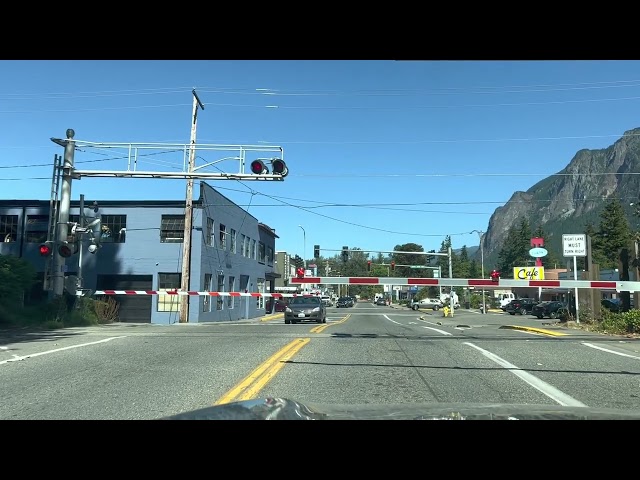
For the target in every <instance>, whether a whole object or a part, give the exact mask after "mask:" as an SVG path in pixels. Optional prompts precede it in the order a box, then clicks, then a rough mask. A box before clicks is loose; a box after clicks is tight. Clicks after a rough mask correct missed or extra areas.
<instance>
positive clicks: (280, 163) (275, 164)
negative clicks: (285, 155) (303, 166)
mask: <svg viewBox="0 0 640 480" xmlns="http://www.w3.org/2000/svg"><path fill="white" fill-rule="evenodd" d="M271 168H273V173H275V174H276V175H281V176H283V177H286V176H287V175H288V174H289V169H288V168H287V164H286V163H284V160H280V159H279V158H276V159H275V160H273V161H272V162H271Z"/></svg>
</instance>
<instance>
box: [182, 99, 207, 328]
mask: <svg viewBox="0 0 640 480" xmlns="http://www.w3.org/2000/svg"><path fill="white" fill-rule="evenodd" d="M191 93H193V113H192V121H191V140H190V144H191V145H190V149H189V168H188V170H187V172H188V173H193V170H194V168H195V165H196V130H197V127H198V107H200V108H201V109H202V110H204V105H203V104H202V102H201V101H200V99H199V98H198V94H197V93H196V90H195V89H193V90H192V92H191ZM192 227H193V177H189V178H187V198H186V205H185V209H184V235H183V237H184V238H183V240H182V278H181V284H180V289H181V290H183V291H187V290H189V283H190V279H191V237H192ZM189 301H190V298H189V296H188V295H187V296H184V297H182V300H181V302H180V323H187V322H189Z"/></svg>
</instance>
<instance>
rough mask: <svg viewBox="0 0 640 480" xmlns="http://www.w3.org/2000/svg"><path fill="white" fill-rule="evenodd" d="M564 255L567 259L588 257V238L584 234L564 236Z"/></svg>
mask: <svg viewBox="0 0 640 480" xmlns="http://www.w3.org/2000/svg"><path fill="white" fill-rule="evenodd" d="M562 254H563V256H565V257H586V256H587V236H586V235H584V234H582V235H567V234H564V235H562Z"/></svg>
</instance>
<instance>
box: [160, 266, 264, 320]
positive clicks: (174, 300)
mask: <svg viewBox="0 0 640 480" xmlns="http://www.w3.org/2000/svg"><path fill="white" fill-rule="evenodd" d="M181 278H182V276H181V274H180V273H158V291H159V292H160V291H168V290H179V289H180V283H181ZM215 281H216V283H215V285H214V276H213V274H211V273H205V275H204V286H203V288H204V290H203V291H205V292H225V291H226V292H236V291H240V292H244V291H247V290H248V287H249V275H240V282H239V284H238V285H236V277H235V276H233V275H229V276H228V277H227V278H226V281H225V276H224V275H217V276H216V279H215ZM214 286H215V287H216V288H215V289H214ZM225 287H227V290H225ZM236 287H239V289H238V290H236ZM265 287H266V282H265V279H264V278H258V279H257V282H256V292H260V293H265ZM182 298H183V297H182V296H181V295H158V311H159V312H178V311H179V310H180V302H181V301H182ZM236 298H237V297H231V296H223V297H202V299H201V305H202V311H203V312H211V311H213V303H214V301H215V304H216V310H224V309H225V304H226V308H227V309H228V310H232V309H234V308H235V306H236ZM214 299H215V300H214ZM256 307H257V308H265V299H264V297H257V298H256Z"/></svg>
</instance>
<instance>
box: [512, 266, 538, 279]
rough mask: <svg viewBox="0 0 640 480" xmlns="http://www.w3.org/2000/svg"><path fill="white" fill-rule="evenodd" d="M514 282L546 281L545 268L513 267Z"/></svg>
mask: <svg viewBox="0 0 640 480" xmlns="http://www.w3.org/2000/svg"><path fill="white" fill-rule="evenodd" d="M513 279H514V280H544V267H513Z"/></svg>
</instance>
